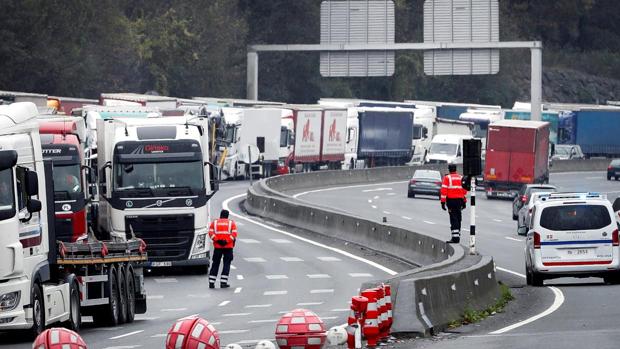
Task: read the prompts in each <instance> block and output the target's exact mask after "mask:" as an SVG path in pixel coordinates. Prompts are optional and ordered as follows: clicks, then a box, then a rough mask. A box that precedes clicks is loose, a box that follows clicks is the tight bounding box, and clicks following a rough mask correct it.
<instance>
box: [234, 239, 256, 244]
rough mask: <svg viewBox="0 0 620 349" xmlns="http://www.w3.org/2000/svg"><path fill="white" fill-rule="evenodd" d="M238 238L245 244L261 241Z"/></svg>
mask: <svg viewBox="0 0 620 349" xmlns="http://www.w3.org/2000/svg"><path fill="white" fill-rule="evenodd" d="M238 240H239V241H241V242H243V243H244V244H260V241H258V240H256V239H238Z"/></svg>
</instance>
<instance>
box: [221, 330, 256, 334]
mask: <svg viewBox="0 0 620 349" xmlns="http://www.w3.org/2000/svg"><path fill="white" fill-rule="evenodd" d="M217 332H218V333H219V334H239V333H247V332H250V330H228V331H217Z"/></svg>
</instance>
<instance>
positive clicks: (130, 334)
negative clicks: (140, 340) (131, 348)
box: [110, 330, 144, 339]
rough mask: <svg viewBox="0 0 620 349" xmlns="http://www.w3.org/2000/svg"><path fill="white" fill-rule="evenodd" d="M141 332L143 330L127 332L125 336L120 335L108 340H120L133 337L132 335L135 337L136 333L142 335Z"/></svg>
mask: <svg viewBox="0 0 620 349" xmlns="http://www.w3.org/2000/svg"><path fill="white" fill-rule="evenodd" d="M142 332H144V330H138V331H133V332H129V333H125V334H121V335H119V336H116V337H110V339H120V338H125V337H129V336H133V335H136V334H138V333H142Z"/></svg>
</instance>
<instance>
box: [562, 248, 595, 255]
mask: <svg viewBox="0 0 620 349" xmlns="http://www.w3.org/2000/svg"><path fill="white" fill-rule="evenodd" d="M589 254H590V249H589V248H573V249H570V250H566V255H567V256H571V257H581V256H587V255H589Z"/></svg>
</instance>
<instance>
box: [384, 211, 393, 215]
mask: <svg viewBox="0 0 620 349" xmlns="http://www.w3.org/2000/svg"><path fill="white" fill-rule="evenodd" d="M383 214H392V212H390V211H383Z"/></svg>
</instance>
